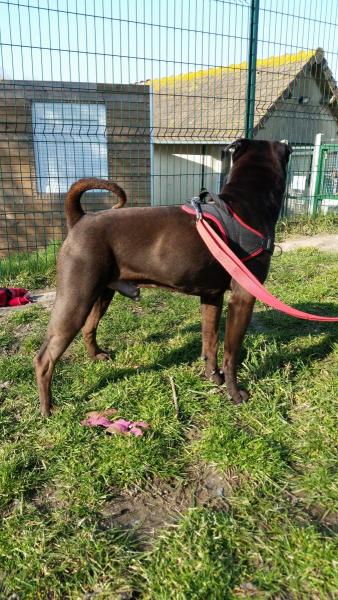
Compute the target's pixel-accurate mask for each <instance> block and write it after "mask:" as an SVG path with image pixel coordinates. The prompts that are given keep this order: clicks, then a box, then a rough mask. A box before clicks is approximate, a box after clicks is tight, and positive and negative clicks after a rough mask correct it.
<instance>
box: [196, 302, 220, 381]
mask: <svg viewBox="0 0 338 600" xmlns="http://www.w3.org/2000/svg"><path fill="white" fill-rule="evenodd" d="M222 307H223V294H221V295H219V296H216V297H212V298H211V297H207V296H201V311H202V357H203V358H204V360H205V376H206V377H207V378H208V379H211V381H214V382H215V383H217V385H221V384H222V383H223V381H224V378H223V374H222V373H221V372H220V371H219V369H218V367H217V348H218V330H219V320H220V317H221V314H222Z"/></svg>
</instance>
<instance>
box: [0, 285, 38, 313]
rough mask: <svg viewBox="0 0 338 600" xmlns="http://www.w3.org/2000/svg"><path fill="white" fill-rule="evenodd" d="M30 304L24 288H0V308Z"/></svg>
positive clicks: (27, 292)
mask: <svg viewBox="0 0 338 600" xmlns="http://www.w3.org/2000/svg"><path fill="white" fill-rule="evenodd" d="M29 302H32V300H31V298H30V296H29V291H28V290H26V289H25V288H0V308H3V307H4V306H21V305H22V304H28V303H29Z"/></svg>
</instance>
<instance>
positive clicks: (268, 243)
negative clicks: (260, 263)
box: [262, 236, 275, 254]
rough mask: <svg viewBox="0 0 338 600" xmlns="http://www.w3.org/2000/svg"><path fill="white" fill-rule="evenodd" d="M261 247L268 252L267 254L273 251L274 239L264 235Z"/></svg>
mask: <svg viewBox="0 0 338 600" xmlns="http://www.w3.org/2000/svg"><path fill="white" fill-rule="evenodd" d="M262 248H263V249H264V250H265V251H266V252H269V254H273V251H274V249H275V244H274V239H273V238H272V237H270V236H267V237H265V238H264V239H263V240H262Z"/></svg>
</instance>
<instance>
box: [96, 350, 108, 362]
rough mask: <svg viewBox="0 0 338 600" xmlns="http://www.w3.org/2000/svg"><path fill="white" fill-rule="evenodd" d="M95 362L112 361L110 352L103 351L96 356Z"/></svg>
mask: <svg viewBox="0 0 338 600" xmlns="http://www.w3.org/2000/svg"><path fill="white" fill-rule="evenodd" d="M94 358H95V360H110V355H109V353H108V352H105V351H104V350H101V351H100V352H97V353H96V354H95V357H94Z"/></svg>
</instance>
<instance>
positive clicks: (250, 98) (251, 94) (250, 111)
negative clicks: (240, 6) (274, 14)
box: [245, 0, 259, 139]
mask: <svg viewBox="0 0 338 600" xmlns="http://www.w3.org/2000/svg"><path fill="white" fill-rule="evenodd" d="M258 19H259V0H251V9H250V32H249V56H248V81H247V93H246V110H245V137H247V138H249V139H252V138H253V130H254V116H255V93H256V62H257V41H258Z"/></svg>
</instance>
